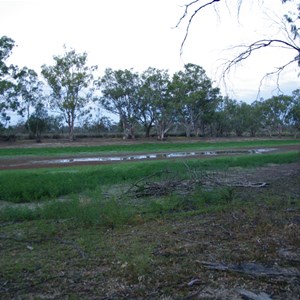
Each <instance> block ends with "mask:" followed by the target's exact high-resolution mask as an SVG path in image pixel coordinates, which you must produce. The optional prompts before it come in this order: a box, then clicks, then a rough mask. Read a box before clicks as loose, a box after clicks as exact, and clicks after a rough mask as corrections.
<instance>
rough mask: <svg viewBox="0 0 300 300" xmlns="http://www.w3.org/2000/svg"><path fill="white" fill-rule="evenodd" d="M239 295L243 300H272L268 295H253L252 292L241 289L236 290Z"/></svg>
mask: <svg viewBox="0 0 300 300" xmlns="http://www.w3.org/2000/svg"><path fill="white" fill-rule="evenodd" d="M238 292H239V294H240V295H242V297H243V298H244V299H249V300H272V299H271V298H270V297H269V295H267V294H266V293H259V294H255V293H253V292H250V291H247V290H244V289H241V290H238Z"/></svg>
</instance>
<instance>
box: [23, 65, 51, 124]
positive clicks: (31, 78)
mask: <svg viewBox="0 0 300 300" xmlns="http://www.w3.org/2000/svg"><path fill="white" fill-rule="evenodd" d="M17 76H18V83H17V89H18V93H19V97H20V98H21V99H20V113H21V114H22V115H23V114H25V115H26V118H27V120H28V119H29V117H30V114H31V112H30V109H31V108H35V107H36V106H37V105H39V106H40V105H41V103H42V102H43V101H44V100H45V99H44V95H43V83H42V82H41V81H40V80H39V78H38V75H37V73H36V72H35V71H34V70H32V69H28V68H27V67H24V68H22V69H21V70H20V71H18V75H17Z"/></svg>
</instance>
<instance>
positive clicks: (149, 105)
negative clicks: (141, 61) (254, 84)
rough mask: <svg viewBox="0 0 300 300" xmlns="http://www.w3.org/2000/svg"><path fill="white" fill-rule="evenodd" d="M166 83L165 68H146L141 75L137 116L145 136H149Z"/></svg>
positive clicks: (167, 81)
mask: <svg viewBox="0 0 300 300" xmlns="http://www.w3.org/2000/svg"><path fill="white" fill-rule="evenodd" d="M168 84H169V75H168V72H167V71H166V70H159V69H155V68H148V69H147V70H146V71H144V72H143V73H142V75H141V87H140V89H139V102H138V107H137V110H138V111H137V117H138V120H139V122H140V123H141V124H142V125H143V127H144V128H145V133H146V137H149V136H150V130H151V128H152V127H153V126H154V124H155V121H157V120H156V118H157V117H158V111H159V109H160V106H161V99H162V96H163V95H164V94H165V93H166V89H167V86H168ZM156 125H158V123H157V122H156Z"/></svg>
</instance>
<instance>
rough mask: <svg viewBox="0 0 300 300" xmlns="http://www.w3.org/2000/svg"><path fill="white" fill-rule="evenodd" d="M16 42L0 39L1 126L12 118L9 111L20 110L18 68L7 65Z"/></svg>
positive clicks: (5, 38) (6, 38) (4, 38)
mask: <svg viewBox="0 0 300 300" xmlns="http://www.w3.org/2000/svg"><path fill="white" fill-rule="evenodd" d="M14 46H15V42H14V41H13V40H12V39H11V38H9V37H7V36H2V37H1V38H0V124H1V125H3V124H6V123H7V122H8V121H9V120H10V117H9V115H8V111H9V110H12V111H16V110H17V109H18V108H19V102H18V97H17V88H16V77H17V76H16V67H15V66H13V65H7V62H6V60H7V59H8V58H9V56H10V55H11V53H12V49H13V47H14Z"/></svg>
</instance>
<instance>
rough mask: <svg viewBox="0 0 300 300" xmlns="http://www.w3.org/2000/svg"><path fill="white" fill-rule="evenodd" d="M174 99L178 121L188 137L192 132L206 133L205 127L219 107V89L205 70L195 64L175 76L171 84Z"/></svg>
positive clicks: (187, 65)
mask: <svg viewBox="0 0 300 300" xmlns="http://www.w3.org/2000/svg"><path fill="white" fill-rule="evenodd" d="M171 91H172V97H173V98H174V104H175V106H176V112H177V121H178V122H179V123H180V124H181V125H182V126H183V127H184V128H185V130H186V135H187V136H190V134H191V132H192V131H194V132H197V133H199V131H200V128H202V132H203V133H204V125H205V123H206V122H209V121H210V118H211V116H212V113H213V112H214V111H215V109H216V107H217V104H218V103H217V102H218V100H219V98H218V96H219V89H217V88H213V87H212V82H211V80H210V79H209V78H208V76H207V75H206V73H205V70H204V69H203V68H202V67H200V66H198V65H195V64H186V65H185V66H184V70H183V71H179V72H177V73H175V74H174V75H173V78H172V83H171Z"/></svg>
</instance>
